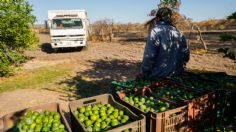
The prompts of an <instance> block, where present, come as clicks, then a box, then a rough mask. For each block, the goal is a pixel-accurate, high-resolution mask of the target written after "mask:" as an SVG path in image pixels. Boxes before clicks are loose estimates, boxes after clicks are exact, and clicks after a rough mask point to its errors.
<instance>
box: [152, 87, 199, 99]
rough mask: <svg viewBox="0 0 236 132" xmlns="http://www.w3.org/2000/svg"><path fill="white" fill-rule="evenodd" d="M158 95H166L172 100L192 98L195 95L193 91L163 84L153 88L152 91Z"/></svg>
mask: <svg viewBox="0 0 236 132" xmlns="http://www.w3.org/2000/svg"><path fill="white" fill-rule="evenodd" d="M154 92H155V93H156V94H157V95H158V96H160V97H166V98H169V99H171V100H174V101H180V100H183V99H184V100H192V99H193V98H196V97H197V96H196V95H195V94H194V93H193V92H188V91H186V90H184V89H181V88H177V87H172V86H163V87H158V88H155V91H154Z"/></svg>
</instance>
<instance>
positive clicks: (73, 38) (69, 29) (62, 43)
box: [48, 10, 89, 51]
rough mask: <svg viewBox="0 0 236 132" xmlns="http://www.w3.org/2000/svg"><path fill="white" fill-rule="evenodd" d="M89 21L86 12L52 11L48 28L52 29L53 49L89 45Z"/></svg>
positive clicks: (49, 12) (49, 13) (49, 14)
mask: <svg viewBox="0 0 236 132" xmlns="http://www.w3.org/2000/svg"><path fill="white" fill-rule="evenodd" d="M88 26H89V20H88V17H87V12H86V11H85V10H50V11H48V27H49V29H50V36H51V41H52V42H51V47H52V48H53V49H54V51H57V49H58V48H70V47H73V48H79V49H82V48H83V47H85V46H86V45H87V37H88Z"/></svg>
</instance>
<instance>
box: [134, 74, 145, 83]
mask: <svg viewBox="0 0 236 132" xmlns="http://www.w3.org/2000/svg"><path fill="white" fill-rule="evenodd" d="M143 78H144V76H143V74H142V73H139V74H138V75H136V78H135V80H136V81H138V80H142V79H143Z"/></svg>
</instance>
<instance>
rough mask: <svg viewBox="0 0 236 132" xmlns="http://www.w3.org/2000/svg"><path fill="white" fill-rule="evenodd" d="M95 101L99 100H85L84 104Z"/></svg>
mask: <svg viewBox="0 0 236 132" xmlns="http://www.w3.org/2000/svg"><path fill="white" fill-rule="evenodd" d="M94 102H97V100H96V99H92V100H88V101H84V102H83V104H90V103H94Z"/></svg>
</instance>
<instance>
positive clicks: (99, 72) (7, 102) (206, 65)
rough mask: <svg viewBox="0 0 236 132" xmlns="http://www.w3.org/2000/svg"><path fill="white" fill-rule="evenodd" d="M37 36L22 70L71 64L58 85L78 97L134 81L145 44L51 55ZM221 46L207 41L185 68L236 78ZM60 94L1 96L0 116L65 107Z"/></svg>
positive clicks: (30, 92) (21, 92) (105, 44)
mask: <svg viewBox="0 0 236 132" xmlns="http://www.w3.org/2000/svg"><path fill="white" fill-rule="evenodd" d="M39 37H40V43H41V49H38V50H36V51H27V52H26V55H27V56H29V57H30V58H31V60H30V61H28V62H27V63H25V64H24V71H25V72H27V71H28V70H34V69H36V68H39V67H44V66H49V65H57V64H65V63H66V64H71V65H73V66H74V72H73V74H72V75H71V76H70V77H68V79H66V80H64V81H62V82H61V83H64V84H66V85H68V86H70V85H71V84H73V85H75V87H77V91H76V93H77V94H78V95H79V97H87V96H92V95H96V94H101V93H106V92H109V89H108V88H109V87H110V82H111V81H114V80H128V79H133V78H134V77H135V75H136V74H137V73H138V71H139V67H140V64H141V60H142V56H143V50H144V46H145V42H112V43H108V42H96V43H95V42H89V44H88V47H87V48H86V49H84V50H82V51H78V50H75V49H67V50H59V51H58V53H53V52H52V50H51V49H50V45H49V42H50V38H49V36H48V35H45V34H41V35H39ZM221 44H222V43H220V42H218V41H214V42H212V41H207V45H208V46H209V48H210V52H209V53H206V54H195V53H192V54H191V58H190V61H189V63H188V65H187V68H188V69H199V70H209V71H216V72H226V73H227V74H229V75H236V63H235V61H233V60H230V59H228V58H224V57H223V54H219V53H217V52H215V51H216V48H215V47H216V46H217V45H221ZM191 46H192V45H191ZM191 46H190V47H191ZM222 46H225V44H224V45H223V44H222ZM192 47H194V44H193V46H192ZM75 82H77V83H76V84H75ZM81 86H82V88H81ZM98 87H99V88H98ZM60 94H61V93H58V92H54V91H48V90H40V89H24V90H15V91H11V92H6V93H3V94H0V117H1V116H2V115H4V114H6V113H9V112H11V111H15V110H19V109H22V108H25V107H28V106H34V105H38V104H41V103H47V102H54V101H58V102H60V103H61V104H62V105H63V107H64V108H66V106H67V103H68V101H63V100H61V99H60Z"/></svg>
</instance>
